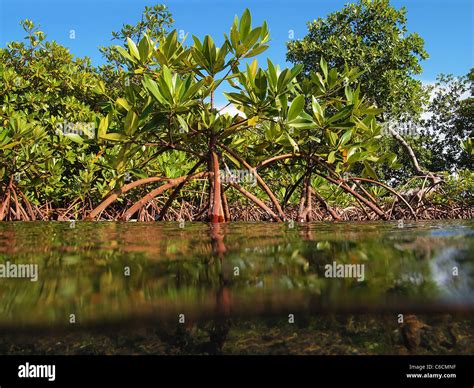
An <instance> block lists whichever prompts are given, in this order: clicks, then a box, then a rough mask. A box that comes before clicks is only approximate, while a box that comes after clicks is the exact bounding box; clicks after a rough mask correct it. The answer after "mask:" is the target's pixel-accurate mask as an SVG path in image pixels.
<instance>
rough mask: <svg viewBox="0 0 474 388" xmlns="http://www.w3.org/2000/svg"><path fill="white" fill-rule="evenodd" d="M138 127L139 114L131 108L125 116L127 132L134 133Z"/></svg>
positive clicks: (128, 133)
mask: <svg viewBox="0 0 474 388" xmlns="http://www.w3.org/2000/svg"><path fill="white" fill-rule="evenodd" d="M137 127H138V116H137V114H136V113H135V112H134V111H133V110H129V111H128V113H127V116H126V117H125V133H126V134H127V135H129V136H131V135H133V134H134V133H135V131H136V129H137Z"/></svg>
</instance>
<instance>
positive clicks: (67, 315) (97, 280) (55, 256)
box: [0, 220, 474, 330]
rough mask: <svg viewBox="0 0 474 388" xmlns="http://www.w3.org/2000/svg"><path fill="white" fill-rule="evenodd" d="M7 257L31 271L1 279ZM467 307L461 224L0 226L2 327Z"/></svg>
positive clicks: (472, 291)
mask: <svg viewBox="0 0 474 388" xmlns="http://www.w3.org/2000/svg"><path fill="white" fill-rule="evenodd" d="M181 226H183V225H181ZM19 264H23V265H24V264H35V265H37V267H35V268H37V271H38V272H37V279H32V278H31V277H32V276H30V278H13V276H12V275H14V270H13V268H16V269H17V270H19V268H20V267H18V265H19ZM15 265H16V267H15ZM24 268H26V267H24ZM24 268H23V271H24V272H23V275H28V273H27V272H26V270H25V269H24ZM31 268H33V267H31ZM32 271H33V270H32ZM33 272H34V271H33ZM33 272H32V273H30V274H29V275H32V274H34V273H33ZM17 275H18V272H17ZM1 276H3V277H1ZM32 280H36V281H32ZM473 311H474V222H473V221H472V220H469V221H453V222H439V221H437V222H416V223H415V222H410V223H408V222H405V224H403V225H401V224H399V223H397V222H393V223H392V222H373V223H353V222H351V223H338V224H333V223H313V224H308V225H299V224H294V225H291V224H281V225H279V224H270V223H235V224H228V225H218V226H209V225H207V224H202V223H186V224H184V226H183V227H180V225H179V224H178V223H112V222H103V223H85V222H84V223H81V222H77V223H75V224H69V223H60V222H49V223H45V222H38V223H20V222H17V223H0V327H4V328H8V329H9V330H15V329H19V328H35V327H49V328H51V327H68V326H69V325H70V320H71V314H74V317H75V320H76V325H82V326H94V325H103V324H106V325H107V324H116V323H120V324H123V323H124V322H133V323H134V324H135V325H136V324H138V325H139V324H140V322H142V321H143V322H177V321H178V317H179V316H180V314H184V316H185V317H186V319H188V320H189V319H203V318H204V319H207V318H209V319H211V318H216V317H234V318H236V319H237V318H238V319H241V318H242V319H243V318H248V319H251V318H252V317H259V316H269V315H274V316H275V315H276V316H278V315H279V314H280V315H281V314H285V315H281V316H286V315H287V314H289V313H292V314H309V315H311V314H318V313H328V312H333V313H344V314H349V313H359V312H365V313H367V312H370V313H373V314H377V313H384V312H385V313H387V312H395V313H396V312H401V313H403V312H410V313H417V312H419V313H444V312H449V313H456V312H470V313H472V312H473Z"/></svg>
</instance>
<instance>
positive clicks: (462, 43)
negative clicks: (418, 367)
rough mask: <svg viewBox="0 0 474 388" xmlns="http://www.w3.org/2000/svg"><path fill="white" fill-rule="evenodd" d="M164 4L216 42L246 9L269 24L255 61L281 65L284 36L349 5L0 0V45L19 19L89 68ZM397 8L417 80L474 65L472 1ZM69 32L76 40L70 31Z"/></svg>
mask: <svg viewBox="0 0 474 388" xmlns="http://www.w3.org/2000/svg"><path fill="white" fill-rule="evenodd" d="M160 2H162V3H164V4H167V5H168V7H169V9H170V11H171V12H172V14H173V17H174V19H175V28H177V29H178V30H180V29H182V30H184V31H185V32H186V33H190V35H189V38H190V37H191V34H195V35H197V36H200V37H202V36H204V35H205V34H209V35H211V36H213V37H214V38H215V39H216V41H218V42H219V41H220V40H221V39H222V36H223V32H228V30H229V28H230V25H231V23H232V19H233V17H234V15H235V14H238V15H240V14H241V13H242V11H243V10H244V9H245V8H246V7H248V8H249V9H250V10H251V12H252V16H253V18H254V25H255V24H257V23H260V22H262V21H263V20H266V21H267V22H268V24H269V28H270V35H271V44H270V49H269V50H267V51H266V52H265V53H263V54H262V55H261V56H260V57H259V58H261V59H260V61H261V63H262V61H263V60H264V59H265V58H266V57H270V58H271V59H272V61H273V62H274V63H278V64H280V65H282V66H284V65H285V53H286V45H285V43H286V42H287V41H288V36H289V31H290V30H292V31H293V32H294V37H295V39H298V38H302V37H303V36H304V35H305V34H306V31H307V30H306V22H307V21H309V20H313V19H316V18H317V17H319V16H321V17H324V16H325V15H327V14H328V13H330V12H333V11H336V10H338V9H341V8H342V6H343V5H344V4H345V3H347V2H348V1H347V0H346V1H340V0H331V1H329V0H313V1H311V0H259V1H257V0H254V1H251V0H247V1H244V0H172V1H164V0H162V1H159V0H158V1H143V0H0V46H1V47H4V46H5V44H6V42H8V41H11V40H18V39H21V38H22V37H23V36H24V33H23V31H22V29H21V27H20V25H19V21H20V20H22V19H25V18H28V19H31V20H33V21H34V22H35V23H38V24H40V25H41V29H42V30H43V31H45V32H46V34H47V36H48V39H54V40H56V41H58V42H59V43H61V44H63V45H65V46H66V47H69V48H70V50H71V52H72V53H73V54H75V55H77V56H85V55H87V56H89V57H91V58H92V60H93V63H94V64H95V65H98V64H101V63H102V58H101V54H100V53H99V50H98V47H99V46H102V45H109V44H111V40H110V39H111V31H116V30H119V29H120V27H121V26H122V24H123V23H130V24H132V23H135V22H136V21H138V20H139V18H140V15H141V12H142V10H143V8H144V6H145V5H153V4H156V3H160ZM392 4H393V5H395V6H396V7H401V6H405V7H406V8H407V10H408V13H407V17H408V28H409V31H411V32H418V33H419V34H420V35H421V37H422V38H424V40H425V48H426V50H427V51H428V53H429V55H430V58H429V59H428V60H426V61H424V62H423V68H424V72H423V74H422V75H421V76H419V78H420V79H422V80H423V81H425V82H431V81H433V80H434V79H435V78H436V75H437V74H439V73H453V74H456V75H462V74H466V73H467V72H468V70H469V69H470V68H471V67H472V66H473V62H474V61H473V59H474V58H473V36H474V31H473V30H474V27H473V11H474V10H473V8H474V6H473V4H474V2H473V1H472V0H405V1H395V0H392ZM71 29H74V30H75V34H76V37H75V39H74V40H71V39H70V38H69V31H70V30H71Z"/></svg>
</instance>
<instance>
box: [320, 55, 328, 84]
mask: <svg viewBox="0 0 474 388" xmlns="http://www.w3.org/2000/svg"><path fill="white" fill-rule="evenodd" d="M319 66H320V67H321V70H322V71H323V74H324V79H326V80H327V79H328V63H327V62H326V60H325V59H324V58H323V57H321V60H320V61H319Z"/></svg>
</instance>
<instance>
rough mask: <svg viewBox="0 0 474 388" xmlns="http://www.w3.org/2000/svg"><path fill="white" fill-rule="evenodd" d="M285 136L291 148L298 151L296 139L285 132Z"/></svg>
mask: <svg viewBox="0 0 474 388" xmlns="http://www.w3.org/2000/svg"><path fill="white" fill-rule="evenodd" d="M286 137H287V139H288V141H289V142H290V144H291V146H292V147H293V150H294V151H295V152H298V151H299V147H298V143H296V141H295V140H294V139H293V138H292V137H291V136H290V134H288V133H287V134H286Z"/></svg>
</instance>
